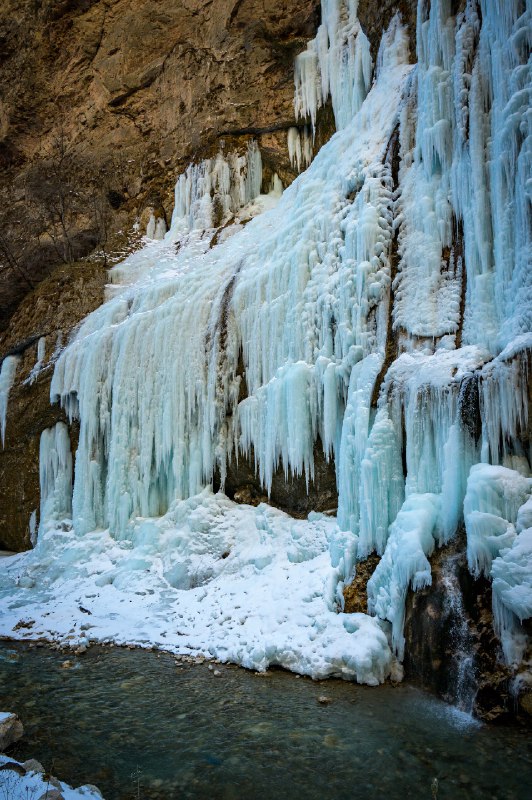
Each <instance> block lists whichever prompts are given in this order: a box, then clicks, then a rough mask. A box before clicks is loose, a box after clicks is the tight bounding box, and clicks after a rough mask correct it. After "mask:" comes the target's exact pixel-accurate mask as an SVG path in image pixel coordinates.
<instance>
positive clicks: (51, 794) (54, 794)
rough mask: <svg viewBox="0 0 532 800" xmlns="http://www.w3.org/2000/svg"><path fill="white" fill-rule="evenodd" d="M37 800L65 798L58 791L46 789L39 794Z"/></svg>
mask: <svg viewBox="0 0 532 800" xmlns="http://www.w3.org/2000/svg"><path fill="white" fill-rule="evenodd" d="M39 800H65V797H64V795H63V794H62V792H60V791H59V789H51V790H50V789H47V790H46V791H45V792H44V793H43V794H41V796H40V797H39Z"/></svg>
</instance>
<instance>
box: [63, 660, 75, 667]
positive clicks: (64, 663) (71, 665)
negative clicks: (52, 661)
mask: <svg viewBox="0 0 532 800" xmlns="http://www.w3.org/2000/svg"><path fill="white" fill-rule="evenodd" d="M73 666H74V662H73V661H69V660H68V659H67V660H66V661H63V662H62V664H61V669H71V668H72V667H73Z"/></svg>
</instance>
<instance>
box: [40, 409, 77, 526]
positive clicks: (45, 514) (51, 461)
mask: <svg viewBox="0 0 532 800" xmlns="http://www.w3.org/2000/svg"><path fill="white" fill-rule="evenodd" d="M39 479H40V493H41V508H40V520H41V526H46V525H53V524H54V523H57V522H58V521H59V522H60V521H62V520H64V519H66V518H70V517H71V515H72V453H71V448H70V436H69V433H68V428H67V426H66V425H65V423H64V422H58V423H57V424H56V425H54V427H53V428H46V429H45V430H44V431H43V432H42V434H41V442H40V450H39Z"/></svg>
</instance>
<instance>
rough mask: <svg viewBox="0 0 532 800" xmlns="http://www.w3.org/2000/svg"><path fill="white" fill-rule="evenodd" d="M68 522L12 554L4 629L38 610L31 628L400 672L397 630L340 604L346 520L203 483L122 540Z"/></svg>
mask: <svg viewBox="0 0 532 800" xmlns="http://www.w3.org/2000/svg"><path fill="white" fill-rule="evenodd" d="M65 527H66V526H64V525H63V526H62V528H57V529H53V528H51V527H48V529H47V530H46V531H45V532H41V533H40V535H39V541H38V543H37V547H36V548H35V550H33V551H31V552H30V553H28V554H26V555H24V556H14V557H11V558H9V559H5V561H4V563H3V572H2V575H1V576H0V617H1V619H2V631H3V632H10V634H11V635H12V636H16V635H18V634H17V632H15V631H13V628H14V626H15V625H16V623H17V622H18V621H19V619H20V615H21V613H23V615H24V617H25V618H26V617H28V616H30V617H31V619H32V620H34V624H33V626H32V627H31V629H25V630H24V631H23V632H22V633H23V635H24V636H25V637H27V636H28V635H29V636H31V637H32V638H33V637H39V636H44V637H45V638H49V639H59V640H63V641H69V642H70V643H71V644H72V643H76V641H78V640H81V641H82V643H84V641H85V637H88V638H89V639H90V640H91V641H115V642H117V643H124V644H126V643H127V644H134V645H139V646H151V645H152V644H155V645H156V646H157V647H160V648H162V649H165V650H169V651H171V652H176V653H188V654H191V655H199V654H201V655H204V656H207V657H211V658H217V659H220V660H221V661H232V662H236V663H239V664H242V665H243V666H245V667H248V668H250V669H255V670H260V671H262V670H265V669H267V668H268V666H269V665H272V664H278V665H280V666H283V667H287V668H288V669H291V670H293V671H295V672H299V673H302V674H305V675H310V676H312V677H313V678H325V677H328V676H337V677H342V678H349V679H353V680H357V681H359V682H363V683H370V684H375V683H379V682H382V681H383V680H385V678H386V677H387V676H388V674H389V673H390V669H391V666H392V662H393V659H392V654H391V651H390V648H389V646H388V640H387V636H386V626H385V625H383V624H381V623H379V622H378V621H377V620H376V619H371V618H370V617H367V616H365V615H363V614H343V613H337V598H336V587H337V584H338V581H339V579H340V572H341V570H340V569H339V568H338V567H336V568H335V567H333V566H332V564H331V558H330V555H329V542H330V541H332V542H333V544H334V543H335V537H336V534H337V526H336V521H335V519H334V518H333V519H331V518H329V517H326V516H323V515H319V514H312V515H311V516H310V517H309V519H308V520H304V521H296V520H293V519H292V518H290V517H289V516H288V515H286V514H284V513H283V512H282V511H278V510H276V509H273V508H271V507H269V506H267V505H265V504H262V505H260V506H258V508H256V509H255V508H252V507H249V506H244V505H237V504H235V503H233V502H231V501H230V500H228V499H227V497H225V495H222V494H217V495H213V494H212V493H211V492H210V491H209V490H204V491H203V492H202V493H201V494H200V495H197V496H195V497H192V498H189V499H188V500H184V501H177V502H175V503H174V504H173V505H172V506H171V508H170V510H169V511H168V513H167V514H165V515H164V516H163V517H161V518H159V519H144V520H143V519H137V520H136V521H134V522H132V523H131V524H130V526H129V527H128V529H127V531H126V537H125V538H122V539H121V540H120V541H117V540H115V539H113V538H112V537H111V536H110V535H109V532H108V531H105V532H104V531H95V532H93V533H88V534H85V535H84V536H78V535H77V534H76V533H75V532H74V531H72V530H64V528H65ZM82 609H85V611H83V610H82ZM87 612H90V613H89V614H87ZM72 629H74V631H75V635H73V634H71V633H70V631H71V630H72ZM22 633H21V635H22Z"/></svg>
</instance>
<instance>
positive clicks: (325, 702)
mask: <svg viewBox="0 0 532 800" xmlns="http://www.w3.org/2000/svg"><path fill="white" fill-rule="evenodd" d="M318 703H319V704H320V706H328V705H329V703H332V697H327V695H325V694H320V696H319V697H318Z"/></svg>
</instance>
